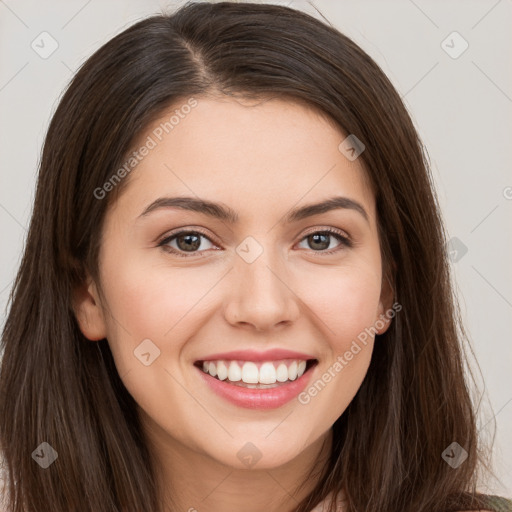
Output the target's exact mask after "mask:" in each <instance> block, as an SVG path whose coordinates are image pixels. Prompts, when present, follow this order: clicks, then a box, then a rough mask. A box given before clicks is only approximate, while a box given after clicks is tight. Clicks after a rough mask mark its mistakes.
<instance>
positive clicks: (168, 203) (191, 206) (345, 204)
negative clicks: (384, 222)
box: [139, 196, 370, 224]
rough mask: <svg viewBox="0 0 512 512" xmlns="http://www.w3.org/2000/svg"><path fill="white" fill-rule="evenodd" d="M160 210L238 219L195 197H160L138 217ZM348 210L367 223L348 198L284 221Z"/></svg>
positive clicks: (310, 206)
mask: <svg viewBox="0 0 512 512" xmlns="http://www.w3.org/2000/svg"><path fill="white" fill-rule="evenodd" d="M161 208H180V209H182V210H188V211H193V212H198V213H202V214H204V215H208V216H210V217H213V218H216V219H219V220H222V221H225V222H227V223H229V224H236V223H237V222H238V221H239V219H240V217H239V216H238V214H237V213H236V212H235V211H234V210H233V209H231V208H230V207H229V206H226V205H223V204H221V203H214V202H212V201H208V200H206V199H199V198H197V197H160V198H158V199H157V200H155V201H153V202H152V203H151V204H150V205H149V206H147V207H146V208H145V209H144V211H143V212H142V213H141V214H140V215H139V217H144V216H147V215H149V214H150V213H151V212H153V211H155V210H158V209H161ZM337 209H348V210H354V211H356V212H358V213H359V214H361V215H362V216H363V217H364V219H365V220H366V222H368V223H369V222H370V221H369V217H368V214H367V212H366V210H365V209H364V208H363V206H362V205H361V204H360V203H358V202H357V201H355V200H354V199H350V198H348V197H342V196H335V197H331V198H329V199H326V200H324V201H321V202H319V203H313V204H308V205H306V206H301V207H300V208H294V209H293V210H291V211H290V212H289V213H288V214H287V215H286V216H285V219H284V222H285V223H289V224H290V223H292V222H298V221H300V220H303V219H305V218H307V217H312V216H314V215H319V214H321V213H326V212H329V211H331V210H337Z"/></svg>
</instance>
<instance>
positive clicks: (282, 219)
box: [79, 97, 391, 468]
mask: <svg viewBox="0 0 512 512" xmlns="http://www.w3.org/2000/svg"><path fill="white" fill-rule="evenodd" d="M196 101H197V103H195V106H193V107H190V108H184V107H183V105H186V104H187V102H186V99H185V100H183V102H182V103H179V104H176V105H175V107H174V108H172V109H170V110H169V111H168V112H166V113H165V115H162V118H161V119H159V120H158V121H156V122H155V123H154V124H153V125H152V126H151V127H150V128H149V130H148V131H147V132H146V133H144V134H143V135H142V136H141V137H140V139H139V142H138V143H137V144H136V148H135V150H136V151H137V154H136V155H132V157H133V158H136V159H137V162H135V160H134V161H132V162H131V164H128V165H127V168H130V165H133V166H134V167H133V169H130V174H129V176H128V177H126V178H124V179H127V180H129V182H128V183H127V184H126V185H127V186H126V188H125V189H124V190H123V192H122V194H121V195H120V197H119V199H118V200H117V202H116V203H115V204H114V206H113V207H112V208H111V209H110V210H109V211H108V214H107V216H106V219H105V224H104V230H103V234H102V245H101V250H100V259H99V265H100V280H101V285H102V289H103V291H104V296H103V297H101V298H100V296H99V295H98V293H97V288H96V287H95V286H94V284H91V285H90V286H89V287H88V292H89V293H90V296H91V297H93V299H92V298H91V300H89V301H88V300H86V299H84V300H83V302H82V305H81V308H80V312H79V320H80V324H81V328H82V331H83V332H84V334H85V335H86V336H88V337H89V338H90V339H101V338H103V337H106V338H107V339H108V343H109V346H110V348H111V350H112V354H113V357H114V360H115V363H116V366H117V370H118V372H119V375H120V377H121V379H122V381H123V382H124V385H125V386H126V388H127V389H128V391H129V392H130V393H131V395H132V396H133V398H134V399H135V401H136V402H137V404H138V406H139V408H140V413H141V418H142V420H143V424H144V425H145V427H146V429H147V431H148V432H151V433H152V434H151V435H152V436H153V438H154V439H155V440H156V439H158V441H155V442H158V443H159V446H160V447H161V448H162V449H165V446H169V447H170V446H179V447H181V448H182V449H184V450H191V451H193V452H195V453H199V454H202V455H205V456H207V457H210V458H213V459H214V460H216V461H217V462H220V463H222V464H225V465H228V466H231V467H237V468H247V467H250V466H251V465H253V464H255V463H256V464H257V467H258V468H271V467H277V466H279V465H281V464H284V463H286V462H287V461H290V460H292V459H293V458H294V457H296V456H298V455H299V454H300V453H301V452H303V451H304V450H305V449H306V448H307V447H308V446H311V445H312V444H313V443H314V442H315V441H317V440H318V439H320V438H321V437H322V436H324V435H325V434H326V433H327V432H328V431H329V429H330V427H331V426H332V424H333V423H334V421H335V420H336V419H337V418H338V417H339V416H340V415H341V414H342V413H343V411H344V410H345V409H346V407H347V406H348V404H349V403H350V401H351V400H352V399H353V397H354V395H355V394H356V392H357V390H358V388H359V386H360V385H361V383H362V381H363V378H364V376H365V374H366V371H367V369H368V365H369V362H370V357H371V353H372V349H373V343H374V339H373V332H374V331H373V332H372V331H371V330H369V328H371V327H375V326H377V328H376V330H377V332H383V331H385V330H386V329H387V327H388V325H389V320H387V319H386V318H384V321H383V320H382V318H383V317H382V315H383V314H384V313H385V312H386V310H387V309H388V308H389V307H390V305H391V302H390V298H391V297H390V294H389V289H388V286H387V285H386V280H383V278H382V271H381V263H382V262H381V254H380V248H379V239H378V236H377V220H376V211H375V199H374V197H373V195H372V193H371V191H370V189H369V188H368V186H367V184H366V182H365V175H364V171H363V168H362V166H361V164H360V160H359V159H355V160H352V158H353V157H352V158H351V159H349V158H347V156H345V154H348V155H350V156H352V153H350V152H349V153H346V151H344V152H342V151H341V150H340V149H339V146H340V143H341V142H342V141H343V140H344V139H345V138H346V135H344V134H343V133H341V132H340V131H339V130H338V129H336V128H335V127H334V125H333V124H332V123H330V122H328V121H327V120H326V119H325V118H324V117H322V116H320V115H319V114H318V113H316V112H315V111H314V110H311V109H309V108H307V107H305V106H303V105H301V104H298V103H294V102H288V101H284V100H277V99H271V100H268V101H262V102H259V103H255V102H248V101H246V100H244V101H241V100H240V101H237V100H235V99H229V98H223V99H207V98H201V97H197V98H196ZM191 104H192V102H191V103H189V105H191ZM176 110H178V112H175V111H176ZM173 114H175V117H174V118H173V119H172V120H171V121H169V120H170V118H171V116H172V115H173ZM176 116H177V117H176ZM178 118H179V121H177V119H178ZM166 122H167V125H166V124H165V123H166ZM164 127H165V128H164ZM143 146H145V147H146V148H147V149H146V150H143V149H141V148H142V147H143ZM356 149H357V148H356ZM135 163H136V165H135ZM121 174H122V173H121ZM106 188H107V189H108V188H109V187H108V186H107V187H106ZM176 198H181V203H177V202H176ZM184 198H187V199H184ZM341 198H343V199H341ZM333 199H336V201H337V204H338V207H336V208H327V207H325V208H322V207H321V206H318V205H322V204H323V203H326V202H327V201H329V200H333ZM99 200H102V199H99ZM103 200H106V199H103ZM203 202H204V203H203ZM173 204H174V206H173ZM180 204H181V206H180ZM333 204H334V203H333ZM311 205H317V206H315V207H312V208H309V209H308V208H306V207H307V206H311ZM235 217H236V218H235ZM327 230H332V231H333V233H331V234H329V233H325V232H326V231H327ZM182 231H183V232H184V233H182V234H181V235H178V232H182ZM337 235H339V237H338V236H337ZM102 301H103V302H102ZM365 329H366V330H365ZM368 332H370V335H368ZM365 333H366V335H364V334H365ZM362 340H364V342H363V341H362ZM205 361H206V364H205ZM304 367H306V369H305V368H304ZM203 368H204V369H206V370H207V372H208V373H206V372H205V371H204V369H203ZM297 369H298V371H299V375H298V376H297ZM304 370H305V371H304ZM302 372H304V373H302ZM210 373H211V375H210ZM219 377H220V378H219ZM240 378H242V381H240V380H239V379H240ZM221 379H222V380H221ZM244 381H248V382H247V383H244ZM261 382H263V383H264V385H261Z"/></svg>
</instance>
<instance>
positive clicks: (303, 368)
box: [217, 361, 306, 378]
mask: <svg viewBox="0 0 512 512" xmlns="http://www.w3.org/2000/svg"><path fill="white" fill-rule="evenodd" d="M218 370H219V369H218V368H217V371H218ZM305 371H306V361H301V362H300V363H299V366H297V378H299V377H301V376H302V375H303V374H304V372H305Z"/></svg>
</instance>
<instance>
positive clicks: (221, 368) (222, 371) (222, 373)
mask: <svg viewBox="0 0 512 512" xmlns="http://www.w3.org/2000/svg"><path fill="white" fill-rule="evenodd" d="M217 377H218V378H219V379H220V380H226V379H227V378H228V367H227V366H226V365H225V364H224V361H219V362H218V363H217Z"/></svg>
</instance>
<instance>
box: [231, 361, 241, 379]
mask: <svg viewBox="0 0 512 512" xmlns="http://www.w3.org/2000/svg"><path fill="white" fill-rule="evenodd" d="M228 379H229V380H232V381H233V382H238V381H239V380H242V370H241V369H240V366H238V363H236V362H235V361H231V363H230V364H229V369H228Z"/></svg>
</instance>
